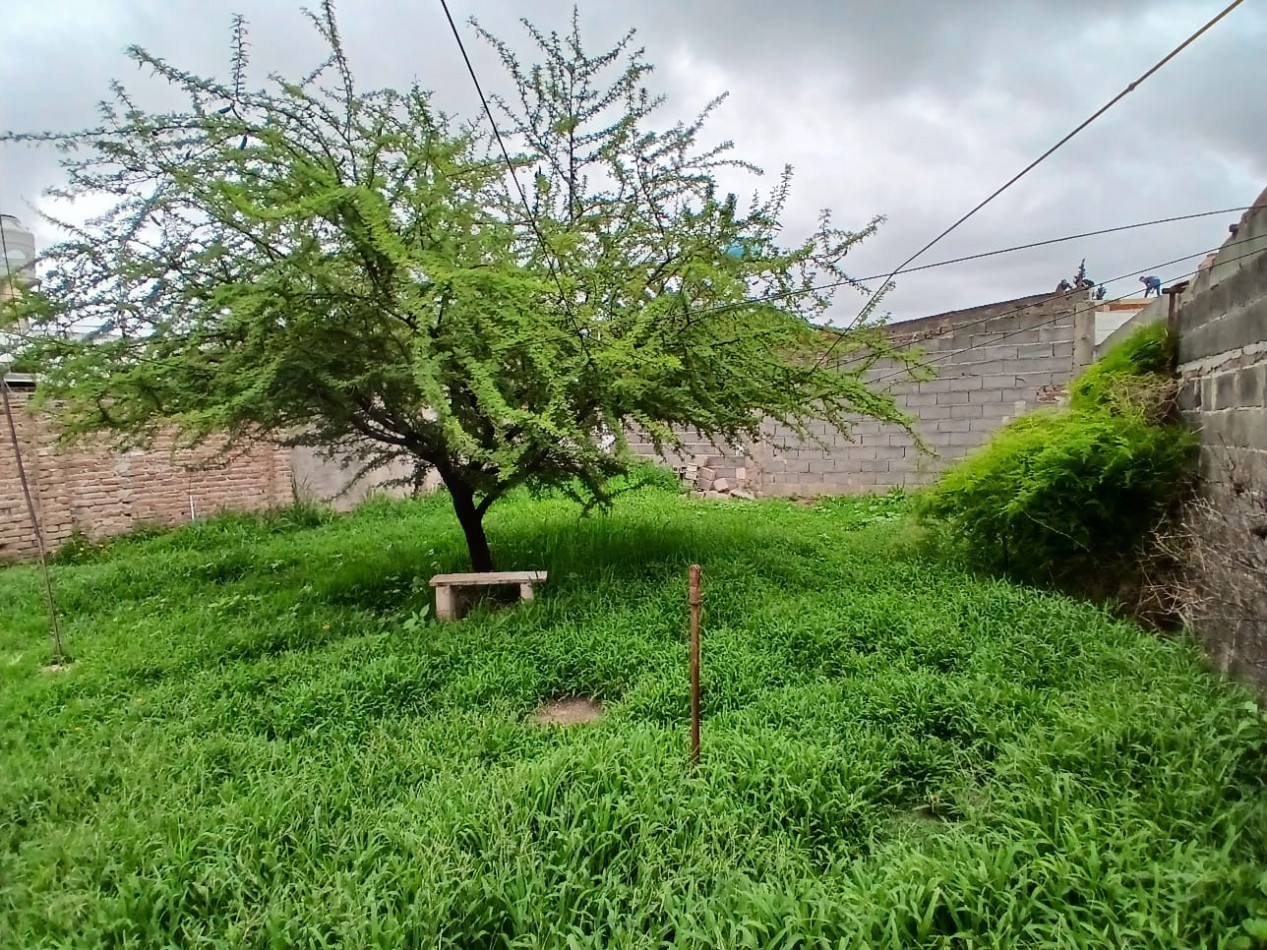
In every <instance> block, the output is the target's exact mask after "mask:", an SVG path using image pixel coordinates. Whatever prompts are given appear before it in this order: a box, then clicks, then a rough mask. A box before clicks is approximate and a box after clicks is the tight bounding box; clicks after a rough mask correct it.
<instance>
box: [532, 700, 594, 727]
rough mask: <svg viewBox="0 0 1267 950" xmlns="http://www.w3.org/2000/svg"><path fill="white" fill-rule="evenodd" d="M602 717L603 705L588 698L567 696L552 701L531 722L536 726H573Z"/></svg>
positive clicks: (534, 715) (537, 712)
mask: <svg viewBox="0 0 1267 950" xmlns="http://www.w3.org/2000/svg"><path fill="white" fill-rule="evenodd" d="M602 715H603V704H602V703H600V702H599V701H598V700H597V699H591V698H590V697H589V696H567V697H565V698H563V699H552V700H550V701H549V702H548V703H546V704H545V705H543V706H542V707H541V708H540V709H538V710H537V711H536V712H535V713H533V714H532V721H533V722H534V723H535V724H536V725H538V726H575V725H578V724H580V723H585V722H597V721H598V720H599V719H600V718H602Z"/></svg>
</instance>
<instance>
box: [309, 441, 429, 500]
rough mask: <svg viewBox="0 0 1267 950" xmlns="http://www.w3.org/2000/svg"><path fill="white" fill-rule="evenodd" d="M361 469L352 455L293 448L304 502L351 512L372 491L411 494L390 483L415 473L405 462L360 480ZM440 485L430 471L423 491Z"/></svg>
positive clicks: (388, 493) (406, 489)
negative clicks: (326, 455)
mask: <svg viewBox="0 0 1267 950" xmlns="http://www.w3.org/2000/svg"><path fill="white" fill-rule="evenodd" d="M359 468H360V464H359V463H358V462H357V461H356V460H355V459H353V458H352V457H351V456H350V455H346V454H344V455H336V456H334V457H333V458H327V457H325V456H324V455H323V454H322V453H319V452H318V451H317V450H316V449H313V448H308V447H299V448H294V449H291V450H290V470H291V478H292V479H293V481H294V489H295V497H296V498H297V499H299V500H301V501H307V502H313V503H317V504H324V505H329V506H330V507H331V508H334V509H335V510H336V511H351V510H352V509H353V508H355V507H356V506H357V505H359V504H360V503H361V502H362V501H364V500H365V499H366V498H368V497H369V496H370V495H373V494H385V495H390V496H392V497H395V498H406V497H408V496H409V495H410V494H411V493H412V488H410V487H409V486H407V485H395V484H390V483H391V482H393V481H396V480H398V479H402V478H409V477H410V476H411V475H412V473H413V467H412V466H411V465H408V464H406V463H405V462H398V463H395V464H393V465H389V466H387V467H385V468H380V469H377V470H375V471H373V472H370V473H369V474H368V475H366V476H365V477H364V478H361V479H357V478H356V473H357V471H358V470H359ZM438 484H439V477H438V476H437V475H436V474H435V473H434V472H431V473H429V474H428V475H427V478H426V480H425V482H424V483H423V490H424V491H431V490H433V489H434V488H435V487H436V486H437V485H438Z"/></svg>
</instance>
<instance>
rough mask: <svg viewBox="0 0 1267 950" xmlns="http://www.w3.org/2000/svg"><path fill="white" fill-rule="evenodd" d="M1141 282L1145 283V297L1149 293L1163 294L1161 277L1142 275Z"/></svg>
mask: <svg viewBox="0 0 1267 950" xmlns="http://www.w3.org/2000/svg"><path fill="white" fill-rule="evenodd" d="M1140 283H1142V284H1143V285H1144V296H1145V298H1147V297H1148V295H1149V294H1156V295H1157V296H1158V297H1160V296H1161V278H1160V277H1141V278H1140Z"/></svg>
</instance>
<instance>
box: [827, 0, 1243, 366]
mask: <svg viewBox="0 0 1267 950" xmlns="http://www.w3.org/2000/svg"><path fill="white" fill-rule="evenodd" d="M1242 3H1244V0H1232V2H1231V3H1229V4H1228V5H1227V6H1226V7H1224V8H1223V9H1222V10H1221V11H1219V12H1218V13H1217V14H1215V15H1214V16H1213V17H1211V18H1210V19H1209V20H1207V21H1206V23H1205V24H1204V25H1203V26H1201V28H1200V29H1198V30H1197V31H1196V32H1195V33H1193V34H1192V35H1191V36H1189V37H1188V38H1187V39H1186V40H1184V41H1183V42H1182V43H1180V44H1179V45H1178V46H1176V47H1175V48H1174V49H1172V50H1171V51H1170V52H1169V53H1167V54H1166V55H1165V56H1163V57H1162V58H1161V59H1159V60H1158V61H1157V62H1156V63H1154V64H1153V65H1152V66H1150V67H1149V68H1148V69H1147V70H1145V72H1144V73H1143V75H1141V76H1140V77H1139V78H1138V79H1136V80H1135V81H1134V82H1132V83H1130V84H1129V85H1128V86H1127V87H1126V88H1125V89H1123V90H1122V91H1121V92H1119V93H1118V94H1117V95H1116V96H1114V97H1113V98H1112V99H1110V100H1109V101H1108V102H1106V103H1105V104H1104V105H1102V106H1101V107H1100V108H1099V109H1097V110H1096V111H1095V112H1093V113H1092V114H1091V115H1089V116H1088V117H1087V118H1086V119H1084V120H1083V121H1082V122H1081V123H1079V124H1078V125H1077V126H1076V127H1075V128H1074V129H1073V130H1072V131H1071V132H1069V133H1067V134H1066V135H1065V136H1064V137H1063V138H1061V139H1060V140H1059V141H1058V142H1056V144H1055V145H1053V146H1051V148H1049V149H1047V151H1045V152H1043V154H1041V155H1039V156H1038V158H1036V159H1034V160H1033V161H1032V162H1030V163H1029V164H1028V165H1026V166H1025V167H1024V168H1022V169H1021V170H1020V171H1019V172H1017V173H1016V174H1015V175H1013V176H1012V177H1011V178H1009V179H1008V180H1007V181H1005V182H1004V183H1003V184H1002V185H1000V186H999V187H998V188H996V189H995V190H994V191H992V192H991V193H990V194H989V195H987V196H986V197H985V198H984V199H982V200H981V201H980V202H978V203H977V204H976V205H975V206H974V207H972V208H971V209H969V210H968V211H967V212H966V213H965V214H963V215H962V216H961V217H959V218H958V220H956V221H955V222H954V223H953V224H951V225H950V226H949V227H947V228H946V229H945V230H943V231H942V232H941V233H939V234H938V235H937V236H936V237H934V238H933V239H932V240H931V241H929V242H928V243H927V244H925V245H924V246H923V247H921V248H920V249H919V250H918V251H916V252H915V253H914V254H912V255H911V256H910V257H908V258H907V259H906V260H904V261H903V262H902V263H901V264H899V265H898V266H897V267H895V268H894V269H893V270H892V271H891V272H890V273H889V275H888V277H887V278H886V279H885V281H884V283H883V284H881V286H880V291H881V292H883V291H884V289H885V288H886V287H887V286H888V285H889V282H890V281H892V280H893V278H894V277H896V276H898V274H901V273H903V272H904V271H905V268H906V267H907V265H909V264H912V263H914V262H915V261H916V260H918V259H919V258H920V257H923V256H924V254H926V253H927V252H928V251H929V250H931V249H932V248H933V247H935V246H936V245H937V244H938V243H940V242H941V241H942V240H943V239H944V238H946V237H948V236H949V235H950V234H952V233H953V232H954V231H955V230H957V229H958V228H959V227H960V226H961V225H963V224H964V223H965V222H966V221H968V220H969V219H970V218H971V217H973V215H975V214H976V213H977V212H979V211H980V210H981V209H983V208H984V207H985V206H986V205H988V204H989V203H990V202H992V201H994V199H995V198H997V197H999V195H1001V194H1003V193H1004V192H1005V191H1007V190H1008V189H1009V188H1011V187H1012V186H1013V185H1015V184H1016V183H1017V182H1018V181H1020V180H1021V179H1022V178H1024V177H1025V176H1026V175H1028V174H1029V173H1030V172H1031V171H1033V170H1034V169H1035V168H1037V167H1038V166H1039V165H1041V164H1042V163H1043V162H1045V161H1046V160H1047V159H1048V158H1050V157H1051V156H1052V155H1053V154H1055V153H1056V152H1057V151H1058V150H1059V149H1060V148H1062V147H1063V146H1065V145H1066V144H1067V143H1068V142H1069V141H1071V140H1072V139H1073V138H1074V137H1075V136H1077V135H1078V134H1079V133H1081V132H1082V131H1084V130H1085V129H1086V128H1087V127H1088V126H1090V125H1091V124H1092V123H1093V122H1095V121H1096V120H1097V119H1099V118H1100V117H1101V116H1102V115H1104V114H1105V113H1106V112H1108V111H1109V110H1110V109H1112V108H1113V107H1114V106H1115V105H1117V104H1118V103H1119V102H1121V101H1122V100H1123V99H1125V98H1126V97H1127V96H1128V95H1129V94H1130V93H1132V92H1134V91H1135V90H1136V89H1137V88H1139V86H1140V85H1141V84H1143V83H1144V82H1145V81H1146V80H1148V79H1149V78H1150V77H1152V76H1153V75H1154V74H1155V73H1156V72H1157V71H1158V70H1160V69H1161V68H1162V67H1163V66H1165V65H1166V64H1167V63H1169V62H1170V61H1171V60H1172V59H1174V58H1175V57H1176V56H1178V55H1179V54H1180V53H1182V52H1183V51H1184V50H1185V49H1187V48H1188V47H1189V46H1191V45H1192V44H1193V43H1195V42H1196V41H1197V40H1198V39H1199V38H1200V37H1201V36H1203V35H1204V34H1205V33H1206V32H1207V31H1208V30H1210V29H1211V28H1213V27H1214V26H1215V24H1217V23H1218V22H1219V21H1221V20H1222V19H1223V18H1224V17H1226V16H1227V15H1228V14H1229V13H1231V12H1232V11H1233V10H1235V9H1236V8H1237V7H1239V6H1240V5H1241V4H1242ZM864 313H866V307H864V308H863V309H862V310H860V311H859V314H858V316H857V317H855V318H854V321H853V323H855V324H856V323H857V321H858V320H859V319H861V316H862V314H864ZM829 355H830V351H828V352H827V353H825V354H824V355H823V359H824V360H825V359H826V358H827V356H829Z"/></svg>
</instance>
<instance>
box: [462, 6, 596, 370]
mask: <svg viewBox="0 0 1267 950" xmlns="http://www.w3.org/2000/svg"><path fill="white" fill-rule="evenodd" d="M440 6H441V7H443V8H444V16H445V19H447V20H448V21H449V29H450V30H452V31H453V39H454V40H456V41H457V44H458V51H459V52H461V54H462V61H463V62H464V63H466V71H467V73H468V74H470V77H471V84H472V85H473V86H475V92H476V94H477V95H478V96H479V99H480V104H481V105H482V106H483V107H484V115H485V116H487V117H488V124H489V127H490V128H491V129H492V130H493V137H494V138H495V139H497V145H498V147H499V148H500V149H501V153H502V158H503V159H504V160H505V162H506V168H507V170H508V171H509V172H510V180H511V181H513V182H514V184H515V190H516V191H517V192H519V200H520V201H521V202H522V203H523V206H524V212H525V213H526V214H527V215H528V224H529V226H530V227H531V228H532V231H533V233H534V234H535V235H536V236H537V241H538V243H540V245H541V250H542V251H543V252H544V254H545V261H546V267H547V268H548V269H549V271H550V276H551V277H553V278H554V283H555V285H556V286H557V287H558V288H559V301H560V303H562V304H563V309H564V310H565V311H566V312H567V314H568V318H569V321H570V322H571V323H572V324H573V327H574V329H577V333H578V334H579V335H580V337H581V346H582V348H584V347H585V335H584V334H583V333H581V332H580V329H579V328H577V327H576V326H575V324H576V321H575V318H574V317H572V309H571V307H570V306H569V305H568V297H567V291H566V290H564V289H563V280H562V278H561V277H560V276H559V272H558V270H556V269H555V266H554V257H553V251H552V250H551V249H550V244H549V242H548V241H547V240H546V236H545V234H544V233H542V231H541V227H540V225H539V224H538V223H537V216H536V215H535V214H534V213H533V210H532V203H531V202H529V201H528V193H527V192H526V191H525V190H524V186H523V185H522V184H521V183H520V181H519V174H518V172H517V171H516V170H515V163H514V161H513V160H512V159H511V157H510V149H508V148H507V147H506V141H505V139H503V138H502V133H501V130H500V129H498V128H497V120H496V119H495V118H493V110H492V108H491V107H490V106H489V104H488V97H487V96H485V95H484V87H483V86H482V85H481V84H480V80H479V76H477V75H476V73H475V65H474V64H473V63H472V62H471V57H470V56H469V55H468V54H467V52H466V44H465V43H464V42H463V41H462V34H461V32H460V31H459V30H458V25H457V23H456V22H455V21H454V19H453V14H452V13H451V12H449V2H448V0H440ZM588 355H589V350H588V349H586V356H587V357H588Z"/></svg>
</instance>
